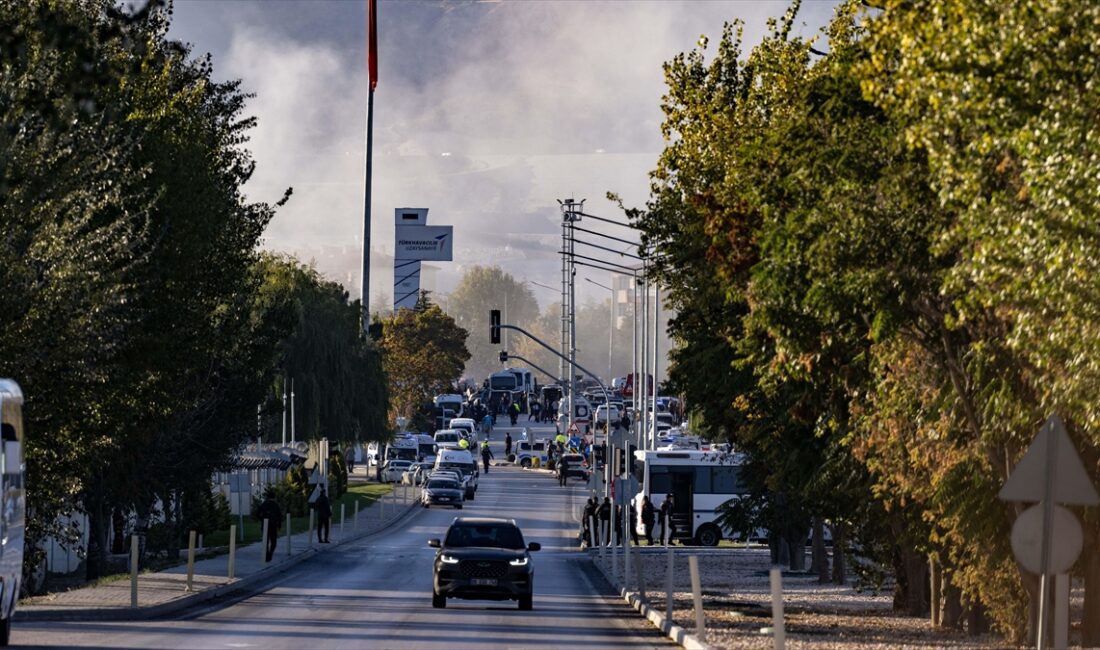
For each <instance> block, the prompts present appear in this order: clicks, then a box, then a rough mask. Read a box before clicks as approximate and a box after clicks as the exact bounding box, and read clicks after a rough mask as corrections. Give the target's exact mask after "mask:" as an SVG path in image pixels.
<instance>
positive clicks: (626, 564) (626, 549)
mask: <svg viewBox="0 0 1100 650" xmlns="http://www.w3.org/2000/svg"><path fill="white" fill-rule="evenodd" d="M633 507H634V506H632V505H630V504H627V507H624V508H623V540H622V542H623V588H624V589H630V539H631V537H630V536H631V532H632V531H631V529H630V511H629V510H628V508H633Z"/></svg>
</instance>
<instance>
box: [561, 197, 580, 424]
mask: <svg viewBox="0 0 1100 650" xmlns="http://www.w3.org/2000/svg"><path fill="white" fill-rule="evenodd" d="M559 203H560V204H561V210H562V223H563V230H564V233H565V234H564V237H563V239H565V241H563V242H562V243H563V244H567V245H568V248H566V249H565V250H567V251H568V255H569V260H568V264H562V268H563V270H564V271H565V272H564V273H563V276H564V278H565V280H566V283H567V285H568V290H569V313H568V315H569V368H568V369H569V402H568V405H569V407H568V408H569V426H570V428H572V426H573V421H574V419H575V418H576V415H577V413H576V409H575V408H574V402H573V400H574V397H575V395H576V392H577V370H576V368H577V309H576V307H577V286H576V284H577V283H576V275H577V270H576V267H575V266H574V264H573V254H574V248H573V247H574V239H573V225H574V224H575V223H576V222H578V221H580V220H581V216H580V213H581V212H584V199H581V200H580V201H574V200H573V199H565V200H564V201H559Z"/></svg>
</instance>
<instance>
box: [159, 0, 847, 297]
mask: <svg viewBox="0 0 1100 650" xmlns="http://www.w3.org/2000/svg"><path fill="white" fill-rule="evenodd" d="M834 5H835V2H831V1H830V2H812V1H811V2H805V3H804V4H803V7H802V10H801V13H800V21H799V24H800V27H799V29H798V30H796V31H798V32H800V33H801V34H803V35H807V36H809V35H812V34H815V33H817V32H818V31H819V28H820V26H821V25H823V24H824V23H825V22H826V21H827V20H828V18H829V16H830V15H831V13H832V9H833V6H834ZM787 6H788V2H786V1H774V2H749V1H741V2H730V1H720V0H710V1H673V0H669V1H659V0H647V1H642V0H618V1H610V2H604V1H599V0H592V1H584V0H569V1H560V0H512V1H508V0H505V1H496V2H492V1H481V2H475V1H458V0H381V1H380V4H379V7H378V37H379V44H378V51H379V81H378V86H377V89H376V91H375V93H374V109H375V113H374V147H373V149H374V156H373V167H374V169H373V175H372V178H373V197H372V201H371V204H372V209H371V212H372V228H371V242H372V246H371V248H372V250H374V251H377V253H376V254H375V255H374V258H375V259H376V262H375V263H372V268H371V278H370V285H371V297H372V298H371V304H374V302H375V301H376V300H380V299H381V297H380V296H379V294H383V295H384V297H385V298H387V299H391V300H392V283H393V270H392V267H391V266H390V265H389V260H388V259H386V260H383V259H382V258H383V254H385V253H389V254H391V255H392V251H393V245H394V243H393V238H394V235H393V222H394V217H393V215H394V210H395V209H396V208H401V207H426V208H428V209H429V212H428V223H429V224H433V225H453V226H454V228H455V248H454V261H453V262H435V263H432V264H433V265H435V266H437V267H438V268H439V272H438V274H437V276H436V285H437V286H436V290H437V291H440V292H444V293H446V292H448V291H450V290H451V289H452V288H453V287H454V286H455V284H456V283H457V282H458V280H459V279H460V278H461V275H462V272H463V271H464V269H466V268H468V267H469V266H471V265H475V264H481V265H499V266H501V267H502V268H503V269H504V270H505V271H507V272H509V273H511V274H512V275H513V276H515V277H516V278H517V279H526V280H531V281H533V282H536V283H542V284H547V285H555V284H556V283H560V271H559V269H560V258H559V255H558V253H557V251H558V250H559V248H560V240H561V225H560V224H561V212H560V208H559V205H558V200H559V199H564V198H570V197H571V198H574V199H577V200H580V199H585V200H586V203H585V204H584V206H585V211H586V212H589V213H591V214H595V215H598V216H603V217H607V218H612V219H617V220H621V221H625V218H624V217H623V215H622V213H621V211H620V210H619V208H618V207H617V206H615V205H614V204H612V203H611V202H609V201H608V200H607V199H606V198H605V195H606V194H607V192H609V191H610V192H615V193H617V194H619V195H620V196H621V197H622V198H623V199H624V201H625V203H626V205H627V206H630V207H634V206H639V207H640V206H643V205H644V203H645V201H646V200H647V198H648V197H649V179H648V174H649V172H650V171H651V170H652V169H653V168H654V167H655V165H656V161H657V157H658V156H659V155H660V152H661V150H662V149H663V147H664V142H663V139H662V136H661V131H660V125H661V119H662V115H661V108H660V101H661V96H662V93H663V92H664V89H665V87H664V78H663V72H662V64H663V63H664V62H666V61H668V60H670V59H672V58H673V57H674V56H676V55H677V54H679V53H681V52H687V51H690V50H691V49H693V48H694V47H696V44H697V42H698V41H699V40H700V37H701V36H706V37H707V38H709V40H710V51H712V52H713V51H714V49H715V47H716V45H717V42H718V40H719V38H720V37H721V33H722V27H723V24H724V23H725V22H727V21H732V20H735V19H740V20H742V21H744V23H745V41H746V43H747V45H748V46H751V45H754V44H755V43H757V42H758V41H759V40H760V38H761V36H762V34H763V33H764V30H765V29H766V20H767V18H768V17H779V16H781V15H782V14H783V12H784V11H785V10H786V8H787ZM170 35H171V36H172V37H173V38H176V39H178V40H181V41H184V42H187V43H190V44H191V45H192V46H193V52H194V54H195V55H203V54H206V53H209V54H210V55H211V56H212V57H213V63H214V70H215V76H216V77H218V78H220V79H240V80H241V82H242V86H243V88H244V90H245V91H247V92H249V93H253V94H254V95H255V96H254V97H253V98H252V99H251V100H250V101H249V102H248V107H247V109H246V110H247V113H249V114H251V115H254V116H256V117H257V119H258V125H257V126H256V128H255V129H254V130H253V132H252V134H251V141H250V143H249V144H248V148H249V149H250V150H251V151H252V153H253V155H254V157H255V160H256V163H257V168H256V173H255V175H254V176H253V178H252V179H251V180H250V181H249V183H248V185H247V186H246V188H245V190H246V193H247V195H248V197H249V199H250V200H258V201H275V200H277V199H278V198H279V197H280V196H281V195H282V192H283V190H284V189H286V188H287V187H292V188H293V189H294V194H293V197H292V198H291V200H290V202H289V203H288V204H287V205H286V206H284V207H283V208H281V209H280V210H279V211H278V214H277V216H276V217H275V219H274V220H273V221H272V223H271V225H270V227H269V229H268V231H267V233H266V237H265V241H264V244H263V245H264V247H265V248H267V249H272V250H278V251H287V252H292V253H296V254H298V255H299V256H300V257H303V258H304V260H305V261H308V260H309V258H310V257H312V258H314V259H316V261H317V264H318V268H319V269H320V270H322V271H323V272H325V273H326V274H328V275H329V276H330V277H332V278H333V279H336V280H338V281H341V282H343V283H344V284H345V286H346V287H347V288H348V289H349V290H350V291H351V292H352V294H353V295H357V294H358V291H359V286H360V273H359V272H358V270H357V268H358V262H357V261H356V260H358V258H359V251H360V250H361V239H362V227H363V226H362V224H363V212H364V207H363V188H364V176H365V171H364V169H365V165H364V152H365V133H366V107H367V86H368V82H367V66H366V47H367V46H366V0H263V1H261V0H175V3H174V11H173V24H172V28H171V31H170ZM587 227H591V228H592V229H594V230H599V231H600V232H606V233H607V234H612V235H615V236H619V237H622V238H624V239H630V240H636V239H637V235H636V234H635V233H632V232H631V231H629V230H623V229H619V228H617V227H616V226H610V225H607V224H603V223H601V224H599V225H598V226H597V225H596V224H594V223H589V224H587ZM587 237H588V238H589V239H593V240H597V241H598V239H597V238H595V237H593V236H587ZM601 243H602V242H601ZM578 252H580V249H579V248H578ZM591 252H592V253H594V255H593V256H594V257H595V256H607V257H606V259H607V260H608V261H613V260H616V256H614V254H611V253H601V252H598V251H594V250H593V251H591ZM627 261H628V260H627V258H619V259H618V262H619V263H624V262H627ZM591 275H592V277H593V278H594V279H597V280H598V281H601V282H604V283H606V282H607V277H606V275H607V274H606V272H603V271H592V272H591ZM601 276H602V277H601ZM582 285H583V286H582ZM577 290H578V294H579V300H582V301H583V300H589V299H591V300H595V301H598V302H602V301H603V300H604V295H605V294H603V293H602V291H601V290H600V289H598V288H597V287H595V286H593V285H591V284H589V283H587V282H580V283H578V286H577ZM534 294H535V296H536V298H537V299H538V300H539V302H540V303H541V304H542V305H543V306H546V305H547V304H549V303H551V302H554V301H555V300H557V297H558V296H557V295H556V294H555V293H554V292H552V291H550V290H548V289H541V288H538V287H537V285H535V286H534Z"/></svg>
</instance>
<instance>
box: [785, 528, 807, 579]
mask: <svg viewBox="0 0 1100 650" xmlns="http://www.w3.org/2000/svg"><path fill="white" fill-rule="evenodd" d="M786 542H787V545H788V546H789V547H790V549H791V571H805V570H806V531H804V530H803V531H799V532H798V533H797V534H795V535H793V536H791V537H788V538H787V540H786Z"/></svg>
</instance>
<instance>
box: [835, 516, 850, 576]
mask: <svg viewBox="0 0 1100 650" xmlns="http://www.w3.org/2000/svg"><path fill="white" fill-rule="evenodd" d="M832 528H833V584H837V585H843V584H846V583H847V582H848V572H847V570H846V569H845V567H844V524H841V523H837V524H834V525H833V527H832Z"/></svg>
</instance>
